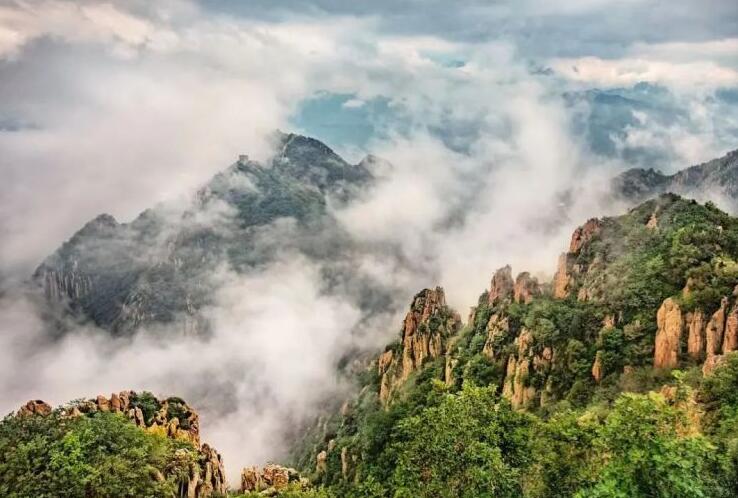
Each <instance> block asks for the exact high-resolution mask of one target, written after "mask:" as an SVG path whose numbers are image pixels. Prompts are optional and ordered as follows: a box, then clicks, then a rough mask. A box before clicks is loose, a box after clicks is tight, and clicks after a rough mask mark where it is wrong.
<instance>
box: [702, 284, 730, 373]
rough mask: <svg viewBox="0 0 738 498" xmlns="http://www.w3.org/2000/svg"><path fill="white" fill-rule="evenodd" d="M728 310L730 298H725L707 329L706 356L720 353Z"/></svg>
mask: <svg viewBox="0 0 738 498" xmlns="http://www.w3.org/2000/svg"><path fill="white" fill-rule="evenodd" d="M727 311H728V299H727V298H723V300H722V302H721V303H720V308H719V309H718V310H717V311H716V312H715V313H714V314H713V315H712V318H710V321H709V322H708V324H707V329H706V330H705V349H706V356H707V358H710V357H712V356H715V355H716V354H720V348H721V347H722V344H723V333H724V332H725V318H726V314H727Z"/></svg>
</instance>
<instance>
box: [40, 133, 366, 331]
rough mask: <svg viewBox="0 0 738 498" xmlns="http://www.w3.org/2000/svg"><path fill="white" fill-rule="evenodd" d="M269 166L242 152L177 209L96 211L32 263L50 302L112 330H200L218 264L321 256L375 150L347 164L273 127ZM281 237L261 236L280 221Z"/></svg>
mask: <svg viewBox="0 0 738 498" xmlns="http://www.w3.org/2000/svg"><path fill="white" fill-rule="evenodd" d="M274 141H275V143H274V150H275V153H274V155H273V157H272V158H271V159H270V160H269V161H268V163H267V164H260V163H258V162H255V161H252V160H249V158H248V157H247V156H240V158H239V159H238V161H237V162H236V163H235V164H233V165H231V166H230V167H229V168H228V169H227V170H225V171H224V172H222V173H219V174H217V175H216V176H215V177H214V178H213V179H212V180H211V181H210V182H209V183H208V184H207V185H205V186H204V187H203V188H202V189H201V190H200V191H199V192H198V193H197V196H196V198H195V199H194V201H193V202H192V204H191V205H190V206H188V207H186V208H185V209H182V208H180V207H177V206H160V207H157V208H154V209H149V210H147V211H144V212H143V213H141V215H139V216H138V217H137V218H136V219H134V220H133V221H132V222H130V223H118V222H117V221H116V220H115V219H114V218H113V217H112V216H110V215H107V214H102V215H100V216H98V217H97V218H95V219H94V220H92V221H90V222H89V223H87V224H86V225H85V226H84V227H83V228H82V229H81V230H79V231H78V232H77V233H76V234H74V235H73V236H72V237H71V238H70V239H69V240H68V241H66V242H65V243H64V244H63V245H62V246H61V247H60V248H59V249H58V250H57V251H56V252H55V253H54V254H52V255H51V256H49V257H48V258H47V259H46V260H45V261H44V262H43V263H42V264H41V265H40V266H39V267H38V269H37V270H36V271H35V273H34V276H33V277H34V280H35V281H36V282H37V283H38V284H39V285H40V286H41V287H42V288H43V291H44V293H45V294H46V296H47V297H48V298H49V300H51V301H52V302H58V303H61V304H62V305H63V306H65V307H68V309H70V310H72V311H73V312H74V313H75V314H77V315H78V316H81V317H84V318H89V319H91V320H92V321H93V322H94V323H95V324H96V325H98V326H100V327H102V328H105V329H109V330H110V331H112V332H113V333H116V334H126V333H130V332H132V331H133V330H135V329H136V328H137V327H139V326H142V325H151V324H160V323H168V324H172V323H174V324H176V325H177V327H178V328H180V329H183V330H184V331H186V332H189V333H193V334H198V333H205V332H207V323H206V322H205V320H204V319H203V318H202V316H201V315H200V313H199V311H200V310H201V309H202V308H203V307H204V306H206V305H208V304H210V303H211V296H212V294H213V289H214V288H215V287H216V286H217V284H216V283H214V282H213V280H214V278H213V276H214V275H217V273H218V271H219V269H222V267H223V265H227V267H228V268H229V269H233V270H235V271H243V270H246V269H248V268H253V267H256V266H258V265H263V264H265V263H268V262H269V261H270V260H271V259H273V257H274V254H275V253H277V252H278V250H279V249H284V248H285V247H290V245H291V244H292V245H295V246H297V249H299V250H300V251H302V252H304V253H306V254H308V255H318V256H319V257H321V258H322V259H324V260H326V261H331V260H332V261H334V263H335V264H338V262H340V261H341V258H342V255H341V254H336V251H337V250H339V249H338V248H340V247H345V244H346V243H347V241H346V240H345V237H344V236H343V235H342V234H341V233H340V231H339V230H338V229H337V228H336V224H335V223H333V222H331V221H330V218H331V215H330V214H329V213H328V210H327V205H328V204H329V203H334V204H339V205H340V204H341V203H345V202H348V201H349V200H351V199H353V198H354V197H355V196H357V195H358V194H359V193H360V192H361V190H362V189H363V188H365V187H366V186H368V185H369V184H370V183H371V182H372V178H373V177H372V173H371V171H370V169H371V168H372V165H373V163H374V162H375V161H376V159H375V158H372V157H368V158H366V159H365V160H363V161H362V162H360V163H359V164H355V165H350V164H348V163H346V162H345V161H344V160H343V159H341V158H340V157H339V156H338V155H337V154H336V153H335V152H333V151H332V150H331V149H330V148H329V147H327V146H326V145H324V144H322V143H321V142H319V141H317V140H315V139H312V138H308V137H303V136H299V135H293V134H282V133H277V134H276V135H275V136H274ZM285 219H289V220H294V225H289V224H288V225H287V226H282V228H281V229H282V230H283V231H285V232H286V233H282V234H281V238H280V239H279V240H276V241H275V240H272V239H273V237H271V238H270V237H269V229H270V226H271V225H272V224H273V223H275V222H278V221H279V220H285Z"/></svg>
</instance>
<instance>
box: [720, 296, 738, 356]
mask: <svg viewBox="0 0 738 498" xmlns="http://www.w3.org/2000/svg"><path fill="white" fill-rule="evenodd" d="M736 349H738V303H736V305H735V306H733V309H732V311H731V312H730V314H729V315H728V318H727V319H726V320H725V334H724V336H723V353H730V352H731V351H735V350H736Z"/></svg>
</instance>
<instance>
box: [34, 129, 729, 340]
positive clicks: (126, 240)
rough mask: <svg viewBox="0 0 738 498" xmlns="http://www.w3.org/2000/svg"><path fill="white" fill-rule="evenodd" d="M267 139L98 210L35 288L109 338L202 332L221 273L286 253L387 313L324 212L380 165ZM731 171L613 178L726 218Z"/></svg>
mask: <svg viewBox="0 0 738 498" xmlns="http://www.w3.org/2000/svg"><path fill="white" fill-rule="evenodd" d="M273 141H274V143H273V146H274V154H273V156H272V157H271V158H270V159H269V160H268V161H267V162H266V164H260V163H258V162H256V161H252V160H250V159H249V158H248V156H245V155H242V156H240V157H239V159H238V161H237V162H236V163H234V164H233V165H231V166H230V167H228V168H227V169H226V170H225V171H223V172H222V173H219V174H217V175H215V176H214V177H213V178H212V179H211V180H210V182H209V183H208V184H207V185H205V186H204V187H203V188H202V189H200V190H199V191H198V192H197V195H196V196H195V198H194V200H193V201H192V202H191V203H190V204H189V205H187V206H184V207H183V206H176V205H175V206H172V205H164V206H158V207H156V208H153V209H148V210H146V211H144V212H143V213H141V215H139V216H138V217H137V218H136V219H134V220H133V221H131V222H130V223H118V222H117V221H116V220H115V219H114V218H113V217H112V216H110V215H107V214H101V215H100V216H98V217H97V218H95V219H93V220H92V221H90V222H89V223H87V224H86V225H85V226H84V227H83V228H82V229H80V230H79V231H78V232H77V233H76V234H74V235H73V236H72V237H71V238H70V239H69V240H68V241H66V242H65V243H64V244H63V245H62V246H61V247H60V248H59V249H58V250H57V251H56V252H55V253H54V254H52V255H51V256H49V257H48V258H47V259H46V260H45V261H44V262H43V263H42V264H41V265H40V266H39V267H38V268H37V270H36V271H35V273H34V275H33V279H34V281H35V282H36V283H37V284H38V286H39V287H40V288H42V289H43V292H44V293H45V295H46V297H47V298H48V299H49V301H51V302H52V303H57V304H59V305H61V308H62V309H63V310H67V311H71V312H72V314H73V315H75V316H77V317H78V318H81V319H89V320H91V321H92V322H93V323H94V324H95V325H97V326H99V327H101V328H103V329H107V330H109V331H111V333H113V334H130V333H132V332H133V331H135V330H136V329H137V328H139V327H141V326H156V325H161V324H165V325H168V326H169V327H170V328H173V329H176V330H179V331H183V332H185V333H187V334H207V333H208V331H209V323H208V321H207V320H206V319H205V318H204V316H203V314H202V312H201V311H202V310H203V309H204V308H206V307H207V306H208V305H211V304H212V303H213V296H214V295H215V291H216V290H217V289H218V288H219V286H221V285H222V281H220V280H219V278H221V277H222V276H223V273H224V271H235V272H245V271H249V270H251V269H254V268H259V267H260V266H263V265H266V264H268V263H269V262H270V261H273V260H274V259H275V257H276V256H277V255H279V254H283V253H284V252H285V251H288V250H292V251H295V252H297V253H299V254H302V255H305V256H306V257H308V258H309V259H311V260H314V261H319V262H320V266H321V270H322V272H323V274H324V277H325V280H326V285H327V286H328V287H331V286H332V287H334V288H339V287H340V288H341V289H342V292H344V291H345V290H346V289H353V292H355V296H353V299H354V301H355V302H356V303H357V305H358V306H359V307H360V308H361V309H362V310H363V311H364V312H365V313H367V314H372V313H376V312H387V311H388V307H392V306H393V305H392V303H393V302H394V301H395V300H394V299H393V297H394V296H393V295H392V293H391V290H390V289H387V288H385V287H383V286H382V285H381V284H378V283H377V282H373V281H368V280H367V279H366V278H362V277H360V276H358V275H356V272H355V271H353V268H356V267H357V266H358V263H357V260H358V258H360V256H361V254H366V253H367V252H369V253H371V254H372V255H374V256H376V251H377V247H360V246H359V245H358V243H357V242H356V241H355V240H352V238H351V237H350V236H349V235H348V234H347V233H345V232H343V231H342V229H341V228H340V226H339V224H338V223H336V220H335V219H333V215H332V210H331V209H329V206H333V207H336V206H338V207H340V206H345V205H348V204H350V203H351V202H352V201H354V200H355V199H357V198H358V197H360V196H361V195H362V193H363V192H364V191H366V190H367V189H369V188H371V186H372V185H373V184H374V183H375V180H374V175H373V173H372V171H373V170H374V169H375V168H377V166H378V165H379V164H382V161H381V160H380V159H378V158H376V157H373V156H367V157H366V158H365V159H363V160H362V161H361V162H359V163H358V164H355V165H351V164H348V163H347V162H346V161H344V160H343V159H342V158H341V157H340V156H338V155H337V154H336V153H335V152H334V151H333V150H331V149H330V148H329V147H328V146H326V145H325V144H323V143H321V142H319V141H318V140H315V139H313V138H309V137H303V136H300V135H294V134H283V133H279V132H277V133H276V134H275V135H274V137H273ZM737 173H738V151H735V152H731V153H729V154H728V155H726V156H725V157H722V158H720V159H715V160H713V161H710V162H708V163H705V164H701V165H697V166H693V167H691V168H688V169H686V170H683V171H680V172H679V173H676V174H675V175H672V176H666V175H663V174H661V173H659V172H657V171H654V170H642V169H633V170H629V171H627V172H625V173H623V174H622V175H620V176H618V177H617V178H615V179H614V180H613V191H614V192H615V193H616V195H617V196H619V197H623V198H625V199H626V200H627V202H628V203H630V204H631V205H633V204H635V203H637V202H641V201H642V200H644V199H645V198H648V197H651V196H654V195H658V194H659V193H663V192H666V191H674V192H677V193H682V194H685V195H689V196H693V197H697V198H707V197H708V194H710V195H709V197H710V198H714V197H715V195H716V194H717V195H718V196H719V197H720V199H721V201H723V202H720V205H721V206H725V205H726V204H727V206H726V207H727V208H728V209H729V210H733V208H734V207H738V205H736V202H738V201H737V200H736V199H738V184H737V183H736V182H737V180H736V178H738V176H737ZM383 250H385V251H391V248H390V249H387V248H384V249H383ZM381 257H387V255H386V254H385V255H381ZM392 257H396V255H392ZM407 264H410V263H409V262H407Z"/></svg>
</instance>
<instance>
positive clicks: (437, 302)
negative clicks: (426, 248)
mask: <svg viewBox="0 0 738 498" xmlns="http://www.w3.org/2000/svg"><path fill="white" fill-rule="evenodd" d="M510 292H512V289H511V291H510ZM460 326H461V318H460V317H459V315H458V314H457V313H454V312H452V311H451V310H450V309H449V308H448V307H447V306H446V296H445V294H444V292H443V289H442V288H440V287H436V288H435V289H424V290H423V291H421V292H419V293H418V294H416V296H415V298H414V299H413V302H412V304H411V306H410V311H409V312H408V313H407V315H406V316H405V320H404V321H403V325H402V332H401V338H402V342H401V344H400V348H399V350H397V349H396V350H388V351H386V352H385V353H383V354H382V355H381V356H380V357H379V359H378V360H377V373H378V375H379V376H380V388H379V397H380V400H381V401H382V402H383V403H387V402H388V401H389V399H390V397H391V394H392V391H393V390H394V389H395V388H396V387H397V386H399V385H400V384H402V383H403V382H405V381H406V380H407V379H408V378H409V377H410V375H411V374H412V373H413V372H414V371H416V370H418V369H419V368H421V366H422V365H423V363H424V362H425V361H427V360H429V359H436V358H440V357H442V356H443V355H445V354H446V351H447V349H448V344H447V342H448V340H449V338H450V337H451V336H453V335H454V334H455V333H456V331H457V330H458V329H459V327H460Z"/></svg>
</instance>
